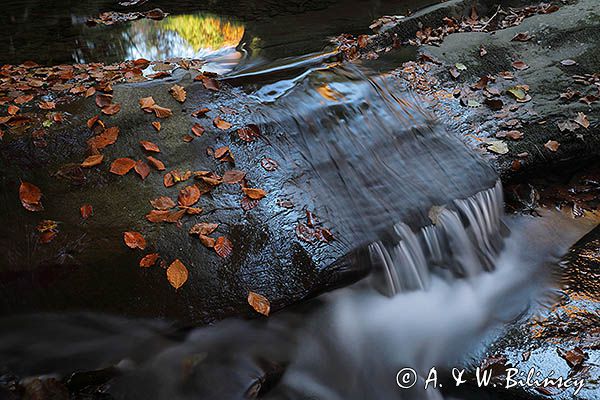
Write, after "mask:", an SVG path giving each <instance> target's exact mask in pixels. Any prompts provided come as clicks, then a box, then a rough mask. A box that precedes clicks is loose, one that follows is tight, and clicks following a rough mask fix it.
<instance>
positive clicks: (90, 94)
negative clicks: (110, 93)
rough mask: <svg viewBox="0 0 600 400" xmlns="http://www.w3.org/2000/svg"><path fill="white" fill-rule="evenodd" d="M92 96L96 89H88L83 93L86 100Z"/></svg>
mask: <svg viewBox="0 0 600 400" xmlns="http://www.w3.org/2000/svg"><path fill="white" fill-rule="evenodd" d="M94 94H96V88H94V87H90V88H88V89H87V90H86V91H85V98H86V99H87V98H88V97H91V96H93V95H94Z"/></svg>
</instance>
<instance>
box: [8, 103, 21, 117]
mask: <svg viewBox="0 0 600 400" xmlns="http://www.w3.org/2000/svg"><path fill="white" fill-rule="evenodd" d="M19 110H20V108H19V107H17V106H14V105H12V104H11V105H9V106H8V110H7V111H8V115H16V114H17V113H18V112H19Z"/></svg>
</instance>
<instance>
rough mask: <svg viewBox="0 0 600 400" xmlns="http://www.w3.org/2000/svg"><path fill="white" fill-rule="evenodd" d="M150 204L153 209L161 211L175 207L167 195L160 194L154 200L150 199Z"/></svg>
mask: <svg viewBox="0 0 600 400" xmlns="http://www.w3.org/2000/svg"><path fill="white" fill-rule="evenodd" d="M150 204H152V207H154V208H155V209H157V210H162V211H165V210H170V209H171V208H173V207H175V202H174V201H173V200H172V199H171V198H170V197H167V196H161V197H157V198H156V199H154V200H150Z"/></svg>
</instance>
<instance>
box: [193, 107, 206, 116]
mask: <svg viewBox="0 0 600 400" xmlns="http://www.w3.org/2000/svg"><path fill="white" fill-rule="evenodd" d="M209 111H210V110H209V109H208V108H206V107H203V108H200V109H198V110H196V111H194V112H193V113H192V117H196V118H201V117H205V116H206V113H207V112H209Z"/></svg>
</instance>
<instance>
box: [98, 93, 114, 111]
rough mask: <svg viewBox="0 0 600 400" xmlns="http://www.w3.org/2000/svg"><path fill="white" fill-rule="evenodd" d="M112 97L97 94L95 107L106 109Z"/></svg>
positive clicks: (110, 95)
mask: <svg viewBox="0 0 600 400" xmlns="http://www.w3.org/2000/svg"><path fill="white" fill-rule="evenodd" d="M112 100H113V95H112V94H104V93H99V94H97V95H96V105H97V106H98V107H100V108H104V107H108V106H109V105H111V104H112Z"/></svg>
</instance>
